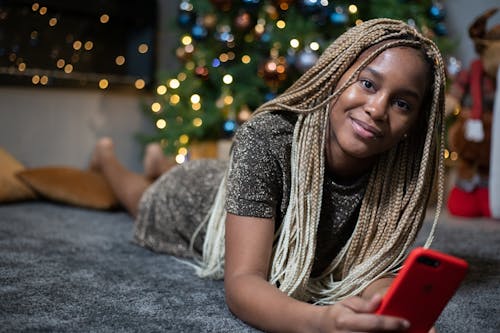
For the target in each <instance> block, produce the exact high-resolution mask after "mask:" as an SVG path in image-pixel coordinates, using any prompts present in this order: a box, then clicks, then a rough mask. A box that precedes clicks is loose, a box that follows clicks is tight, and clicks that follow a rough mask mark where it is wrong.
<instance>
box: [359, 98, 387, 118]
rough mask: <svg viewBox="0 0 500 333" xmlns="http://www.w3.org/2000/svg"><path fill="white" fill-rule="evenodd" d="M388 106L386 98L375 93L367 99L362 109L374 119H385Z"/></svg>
mask: <svg viewBox="0 0 500 333" xmlns="http://www.w3.org/2000/svg"><path fill="white" fill-rule="evenodd" d="M388 107H389V102H388V98H387V97H386V96H384V95H383V94H380V95H379V94H375V95H372V96H371V97H370V98H369V99H368V100H367V102H366V103H365V107H364V109H365V112H367V113H368V114H369V115H370V117H371V118H373V119H376V120H385V119H387V110H388Z"/></svg>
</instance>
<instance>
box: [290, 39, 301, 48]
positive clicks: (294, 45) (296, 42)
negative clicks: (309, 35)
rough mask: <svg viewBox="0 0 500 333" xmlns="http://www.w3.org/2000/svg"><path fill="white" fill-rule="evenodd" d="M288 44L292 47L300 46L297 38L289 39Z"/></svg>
mask: <svg viewBox="0 0 500 333" xmlns="http://www.w3.org/2000/svg"><path fill="white" fill-rule="evenodd" d="M290 46H291V47H293V48H294V49H296V48H298V47H299V46H300V42H299V40H298V39H297V38H293V39H290Z"/></svg>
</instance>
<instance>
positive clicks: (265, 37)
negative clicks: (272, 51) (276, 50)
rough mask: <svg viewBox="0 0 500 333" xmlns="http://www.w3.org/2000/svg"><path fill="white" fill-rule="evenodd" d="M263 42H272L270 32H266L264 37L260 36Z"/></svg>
mask: <svg viewBox="0 0 500 333" xmlns="http://www.w3.org/2000/svg"><path fill="white" fill-rule="evenodd" d="M260 40H261V42H264V43H268V42H269V41H270V40H271V34H270V33H269V32H267V31H266V32H264V33H263V34H262V36H260Z"/></svg>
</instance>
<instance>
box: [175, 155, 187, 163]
mask: <svg viewBox="0 0 500 333" xmlns="http://www.w3.org/2000/svg"><path fill="white" fill-rule="evenodd" d="M185 161H186V155H182V154H177V156H175V162H177V164H182V163H184V162H185Z"/></svg>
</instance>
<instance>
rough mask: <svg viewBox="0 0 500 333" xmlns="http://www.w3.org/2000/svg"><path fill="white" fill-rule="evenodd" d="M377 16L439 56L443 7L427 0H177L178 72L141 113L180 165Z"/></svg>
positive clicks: (164, 80) (446, 43) (445, 44)
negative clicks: (433, 47)
mask: <svg viewBox="0 0 500 333" xmlns="http://www.w3.org/2000/svg"><path fill="white" fill-rule="evenodd" d="M377 17H388V18H394V19H401V20H404V21H406V22H408V23H409V24H411V25H414V26H415V27H416V28H417V29H418V30H419V31H421V32H422V33H424V34H425V35H426V36H428V37H430V38H431V39H433V40H435V41H436V42H437V44H438V45H439V46H440V48H441V49H442V50H443V51H444V52H446V51H447V50H448V49H449V48H450V44H451V43H450V40H449V38H448V37H447V36H446V35H447V31H446V26H445V24H444V22H443V19H444V17H445V11H444V7H443V4H442V3H441V2H439V1H431V0H414V1H412V0H406V1H405V0H373V1H354V0H352V1H327V0H297V1H292V0H274V1H264V0H238V1H232V0H211V1H209V0H196V1H189V0H182V1H180V2H179V7H178V15H177V22H175V26H173V27H172V28H175V29H177V30H176V31H178V36H179V46H178V48H177V49H176V50H175V54H176V56H177V58H178V59H179V61H180V63H181V66H180V68H181V69H180V71H178V72H175V73H169V74H167V75H166V77H161V78H159V85H158V86H157V89H156V95H155V101H154V102H153V103H152V104H150V105H147V107H146V108H145V109H146V111H147V113H148V115H150V116H151V118H152V121H153V122H154V125H155V128H156V133H154V134H153V135H144V136H142V137H141V139H142V140H143V142H145V143H146V142H151V141H156V142H160V143H161V144H162V146H163V148H164V151H165V153H167V154H170V155H177V156H178V157H179V158H178V162H182V161H183V160H184V159H185V156H186V155H187V154H189V147H190V144H191V143H193V142H196V141H204V140H217V139H220V138H224V137H231V135H232V134H233V133H234V131H235V130H236V128H237V127H238V126H239V125H240V124H241V123H242V122H244V121H245V120H247V119H248V118H249V116H250V115H251V112H252V110H254V109H256V108H257V107H258V106H259V105H261V104H262V103H264V102H265V101H267V100H269V99H272V98H273V97H274V96H276V95H277V94H279V93H281V92H282V91H284V90H285V89H286V88H287V87H288V86H289V85H290V84H291V83H292V82H293V81H294V80H296V79H297V78H298V77H299V76H300V75H301V74H302V73H304V72H305V71H306V70H307V69H308V68H310V67H311V66H312V65H313V64H314V63H315V61H316V60H317V59H318V57H319V55H320V54H321V52H322V51H323V50H324V49H325V48H326V47H327V46H328V45H329V44H330V43H331V42H332V41H333V40H335V38H336V37H338V36H339V35H340V34H342V33H343V32H344V31H346V30H347V29H348V28H349V27H352V26H354V25H356V24H359V23H360V22H362V21H364V20H368V19H372V18H377Z"/></svg>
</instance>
